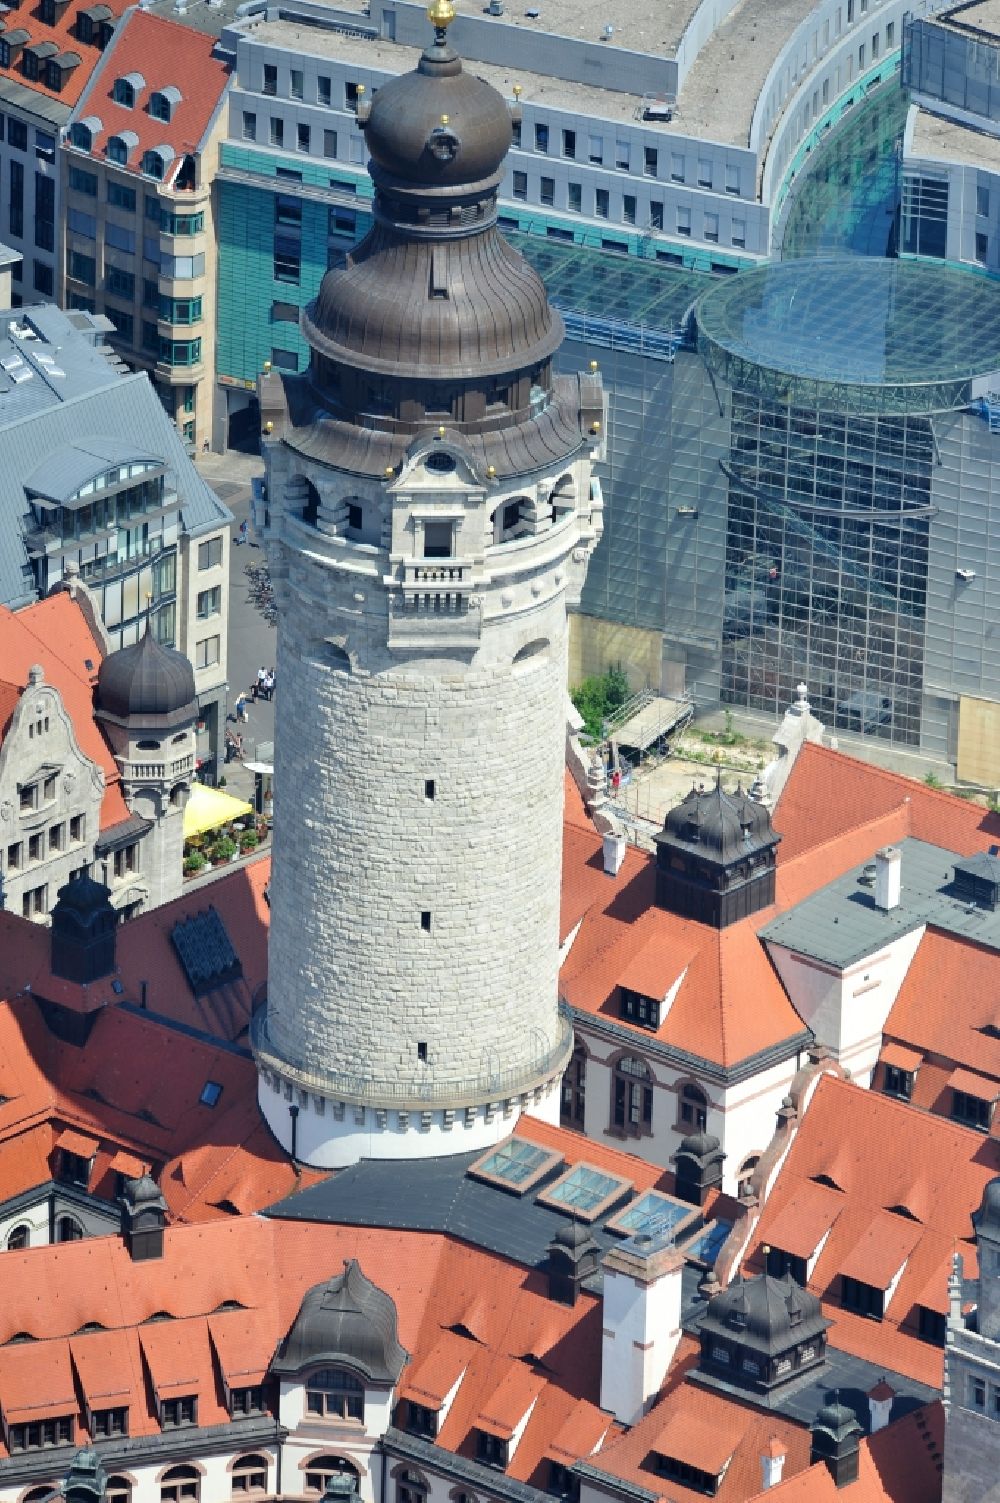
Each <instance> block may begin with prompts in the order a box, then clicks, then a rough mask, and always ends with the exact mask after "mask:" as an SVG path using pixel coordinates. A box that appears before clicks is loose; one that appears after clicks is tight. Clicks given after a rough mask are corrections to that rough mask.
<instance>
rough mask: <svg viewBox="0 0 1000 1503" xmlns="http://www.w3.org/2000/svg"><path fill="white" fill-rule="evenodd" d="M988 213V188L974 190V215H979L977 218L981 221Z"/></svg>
mask: <svg viewBox="0 0 1000 1503" xmlns="http://www.w3.org/2000/svg"><path fill="white" fill-rule="evenodd" d="M989 212H990V190H989V188H982V187H980V188H977V189H976V213H977V214H978V215H979V217H980V218H981V219H985V218H986V217H987V216H988V215H989Z"/></svg>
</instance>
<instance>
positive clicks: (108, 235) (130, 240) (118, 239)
mask: <svg viewBox="0 0 1000 1503" xmlns="http://www.w3.org/2000/svg"><path fill="white" fill-rule="evenodd" d="M104 240H105V243H106V244H107V245H110V246H111V247H112V248H113V249H114V250H120V251H124V252H125V254H126V255H129V256H132V255H134V254H135V231H134V230H128V229H126V228H125V226H124V225H123V224H113V223H110V222H109V223H107V224H106V225H105V226H104Z"/></svg>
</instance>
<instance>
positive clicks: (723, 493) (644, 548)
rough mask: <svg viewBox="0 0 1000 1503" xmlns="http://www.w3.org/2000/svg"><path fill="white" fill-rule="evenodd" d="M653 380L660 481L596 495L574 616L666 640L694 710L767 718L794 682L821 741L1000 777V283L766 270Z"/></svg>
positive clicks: (902, 266) (913, 270)
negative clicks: (857, 738) (594, 538)
mask: <svg viewBox="0 0 1000 1503" xmlns="http://www.w3.org/2000/svg"><path fill="white" fill-rule="evenodd" d="M661 370H662V376H661V387H660V391H659V393H658V402H659V403H660V404H661V405H662V411H663V413H664V414H665V416H664V417H663V418H662V421H661V426H662V427H663V429H664V430H665V431H666V432H667V434H668V443H667V447H666V451H665V456H664V457H665V460H666V463H665V467H664V469H663V471H662V474H661V476H660V483H659V487H658V488H654V487H652V486H651V487H650V489H649V490H648V491H647V493H646V495H645V496H642V495H640V496H639V497H638V498H636V499H633V497H632V495H631V494H630V490H629V488H628V486H618V485H615V484H614V483H613V480H612V481H611V483H609V482H608V481H605V486H606V489H608V490H609V491H610V493H611V495H612V496H613V497H614V501H613V504H612V506H611V507H610V508H609V513H610V515H609V519H608V529H607V532H606V535H605V540H604V543H603V545H602V547H601V548H600V549H599V550H598V552H597V554H596V555H595V558H594V562H593V565H592V569H591V577H590V580H589V581H588V587H587V591H586V593H585V595H584V610H586V611H591V612H593V613H594V614H596V615H599V616H602V617H605V618H609V619H611V620H617V621H620V622H623V623H628V624H629V625H630V626H633V627H640V628H644V629H645V630H646V631H648V632H651V633H653V637H654V644H658V645H659V646H660V647H661V648H662V663H661V681H662V682H663V683H664V684H666V685H668V686H671V687H674V688H677V687H680V686H682V685H683V686H684V687H686V688H688V689H689V690H690V691H691V692H692V693H693V695H694V698H695V701H696V703H698V704H703V705H709V704H716V703H720V702H721V703H726V704H731V705H738V706H745V707H748V708H751V709H758V710H763V711H766V712H767V713H769V714H774V713H776V711H777V710H778V708H779V707H780V706H781V705H782V704H783V703H785V702H787V701H788V700H790V699H791V698H792V697H793V690H794V686H795V684H796V683H798V682H799V681H800V680H803V681H805V682H807V683H808V684H809V689H810V699H811V702H812V704H813V706H814V708H815V710H816V713H817V715H818V716H819V717H820V719H821V720H822V721H823V722H824V723H825V724H827V725H828V726H829V727H831V729H840V730H842V731H846V732H853V733H856V734H860V735H866V736H876V737H879V738H883V739H885V740H887V741H890V742H892V743H893V744H895V745H899V746H912V747H915V748H919V749H920V750H922V751H923V752H925V753H927V754H930V755H933V756H936V757H940V758H942V759H947V760H955V759H956V758H957V759H958V761H959V766H960V770H961V769H962V765H963V762H964V765H965V769H966V775H968V776H970V777H979V778H980V779H981V780H983V781H990V780H991V779H990V777H988V776H987V771H988V767H992V766H993V765H994V763H995V761H996V758H995V757H993V758H992V759H991V758H990V757H989V756H988V755H987V754H986V750H985V748H986V747H987V744H988V742H989V739H990V737H991V736H992V738H993V740H994V743H996V742H997V739H998V737H1000V633H998V621H1000V607H998V605H997V593H996V588H995V581H996V579H997V571H998V569H1000V558H998V556H997V552H996V546H997V545H996V538H997V536H998V535H1000V449H998V447H997V445H998V434H997V432H995V431H994V428H993V426H992V425H991V421H990V407H989V405H988V403H987V402H985V401H984V400H983V399H984V398H985V396H986V394H987V393H988V392H990V391H992V390H994V388H995V387H996V385H997V382H998V377H997V375H996V372H998V371H1000V283H995V282H993V281H991V280H989V279H987V278H984V277H981V276H977V275H975V274H974V273H971V272H963V271H959V270H952V269H950V268H945V267H938V266H930V265H923V264H914V263H911V262H908V261H902V262H900V261H886V260H870V259H864V258H842V259H836V258H833V259H829V260H800V261H794V262H786V263H782V264H780V265H774V266H770V267H766V268H760V269H758V270H755V271H752V272H747V273H745V274H744V275H742V276H740V277H738V278H735V279H733V280H731V281H727V282H725V283H723V284H719V285H717V286H714V287H712V288H711V289H710V290H709V291H708V292H707V293H705V294H704V295H703V296H702V297H701V299H700V300H699V302H698V303H697V306H696V308H695V310H694V313H693V315H692V317H691V319H690V321H689V324H688V331H687V343H686V345H685V346H684V347H683V348H681V349H679V350H678V352H677V354H676V357H675V359H674V361H673V363H669V362H663V363H662V365H661ZM612 412H613V409H612ZM623 447H624V446H623V445H622V444H621V443H620V442H619V445H618V450H619V452H621V451H622V450H623ZM612 462H613V461H612ZM647 656H648V657H652V658H653V659H654V661H655V656H656V651H655V645H654V648H653V650H652V651H651V652H647ZM977 769H978V771H977Z"/></svg>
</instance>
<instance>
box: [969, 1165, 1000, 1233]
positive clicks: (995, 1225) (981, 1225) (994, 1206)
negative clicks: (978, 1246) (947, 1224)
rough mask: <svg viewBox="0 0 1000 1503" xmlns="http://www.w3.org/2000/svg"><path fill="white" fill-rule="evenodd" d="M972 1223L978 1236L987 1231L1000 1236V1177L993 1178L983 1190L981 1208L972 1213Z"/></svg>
mask: <svg viewBox="0 0 1000 1503" xmlns="http://www.w3.org/2000/svg"><path fill="white" fill-rule="evenodd" d="M972 1225H973V1226H974V1227H975V1229H976V1236H977V1237H981V1236H982V1234H983V1232H986V1233H987V1234H988V1235H991V1236H992V1237H993V1238H994V1239H996V1238H1000V1178H997V1179H991V1180H990V1182H989V1184H988V1185H987V1186H986V1188H985V1189H984V1190H983V1199H982V1202H981V1204H980V1207H979V1210H978V1211H973V1213H972Z"/></svg>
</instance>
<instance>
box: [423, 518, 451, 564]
mask: <svg viewBox="0 0 1000 1503" xmlns="http://www.w3.org/2000/svg"><path fill="white" fill-rule="evenodd" d="M454 537H455V530H454V526H453V524H452V523H451V522H425V523H424V558H451V557H452V551H453V548H454Z"/></svg>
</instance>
